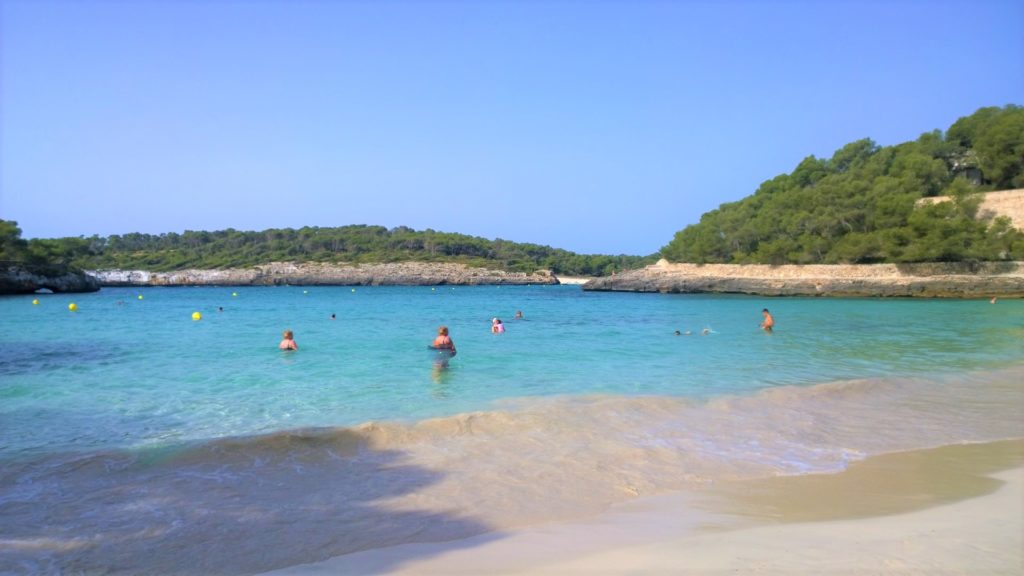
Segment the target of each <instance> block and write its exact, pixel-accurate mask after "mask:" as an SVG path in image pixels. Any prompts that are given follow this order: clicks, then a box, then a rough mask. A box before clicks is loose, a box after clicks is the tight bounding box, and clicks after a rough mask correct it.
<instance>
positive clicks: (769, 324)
mask: <svg viewBox="0 0 1024 576" xmlns="http://www.w3.org/2000/svg"><path fill="white" fill-rule="evenodd" d="M761 314H762V315H763V316H764V322H761V329H762V330H764V331H765V332H771V331H772V328H774V327H775V319H774V318H772V315H771V312H768V309H767V308H765V309H763V310H761Z"/></svg>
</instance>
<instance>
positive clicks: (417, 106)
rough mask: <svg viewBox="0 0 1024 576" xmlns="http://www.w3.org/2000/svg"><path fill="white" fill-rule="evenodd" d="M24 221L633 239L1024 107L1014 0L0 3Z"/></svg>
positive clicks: (657, 239) (1, 188)
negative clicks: (840, 163) (891, 147)
mask: <svg viewBox="0 0 1024 576" xmlns="http://www.w3.org/2000/svg"><path fill="white" fill-rule="evenodd" d="M0 6H2V12H0V15H2V28H0V49H2V54H0V138H2V139H0V218H4V219H9V220H17V221H18V222H19V224H20V226H21V227H22V229H23V231H24V235H25V236H26V237H56V236H78V235H85V236H89V235H92V234H100V235H103V236H106V235H109V234H121V233H126V232H134V231H138V232H150V233H161V232H181V231H184V230H186V229H189V230H219V229H224V228H229V227H231V228H236V229H240V230H262V229H264V228H271V227H301V226H304V225H310V226H340V225H346V224H379V225H383V226H387V227H392V226H398V225H406V226H411V227H413V228H416V229H424V228H433V229H435V230H443V231H449V232H461V233H466V234H472V235H478V236H483V237H486V238H504V239H507V240H515V241H523V242H536V243H540V244H548V245H551V246H555V247H560V248H566V249H569V250H574V251H577V252H584V253H616V254H617V253H628V254H649V253H653V252H655V251H657V250H658V249H659V248H661V247H662V246H663V245H665V244H666V243H668V242H669V240H671V238H672V236H673V234H675V232H676V231H678V230H680V229H682V228H683V227H685V226H686V225H688V224H691V223H694V222H697V221H698V220H699V219H700V216H701V214H703V213H704V212H706V211H708V210H710V209H713V208H715V207H717V206H718V205H719V204H721V203H722V202H729V201H734V200H738V199H740V198H743V197H744V196H747V195H749V194H751V193H752V192H753V191H754V190H755V189H756V188H757V186H758V185H759V184H760V183H761V182H762V181H764V180H767V179H770V178H772V177H774V176H776V175H778V174H780V173H784V172H790V171H791V170H792V169H793V168H794V167H795V166H796V165H797V163H798V162H799V161H800V160H801V159H802V158H804V157H805V156H808V155H811V154H814V155H816V156H825V157H828V156H831V154H832V152H834V151H835V150H836V149H837V148H839V147H840V146H842V145H843V144H846V143H848V142H851V141H853V140H856V139H859V138H865V137H869V138H872V139H874V140H875V141H876V142H878V143H879V144H882V145H888V144H895V143H899V142H903V141H906V140H911V139H914V138H916V137H917V136H919V135H920V134H921V133H922V132H926V131H929V130H933V129H936V128H939V129H946V128H948V127H949V125H950V124H952V123H953V122H954V121H955V120H956V119H957V118H959V117H961V116H965V115H967V114H970V113H972V112H974V111H975V110H976V109H977V108H979V107H982V106H993V105H1005V104H1008V103H1015V104H1024V2H1020V1H1019V0H1007V1H985V0H980V1H966V0H965V1H960V2H938V1H936V2H915V1H895V2H885V1H877V2H824V1H822V2H770V1H766V2H738V1H724V2H684V1H678V2H626V1H623V2H543V1H524V2H470V1H462V0H460V1H454V2H411V1H410V2H332V1H306V2H284V1H280V2H276V1H269V0H263V1H251V2H247V1H233V2H201V1H189V0H181V1H173V2H89V1H83V2H77V1H67V2H51V1H46V0H37V1H32V2H27V1H26V2H21V1H11V0H0Z"/></svg>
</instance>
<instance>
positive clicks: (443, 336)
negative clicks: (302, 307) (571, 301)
mask: <svg viewBox="0 0 1024 576" xmlns="http://www.w3.org/2000/svg"><path fill="white" fill-rule="evenodd" d="M515 318H516V320H522V319H523V311H522V310H516V316H515ZM331 320H337V315H336V314H331ZM504 332H505V325H504V324H502V323H501V319H500V318H497V317H495V318H492V319H491V333H493V334H503V333H504ZM277 347H278V348H280V349H281V350H298V349H299V345H298V344H296V343H295V333H294V332H292V331H291V330H285V331H284V335H283V337H282V339H281V343H280V344H278V346H277ZM430 347H431V348H433V349H435V350H443V351H447V352H449V355H450V356H455V343H454V342H452V339H451V336H449V335H448V327H447V326H441V327H439V328H438V329H437V338H434V341H433V342H431V344H430Z"/></svg>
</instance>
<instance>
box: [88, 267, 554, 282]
mask: <svg viewBox="0 0 1024 576" xmlns="http://www.w3.org/2000/svg"><path fill="white" fill-rule="evenodd" d="M89 273H90V274H92V275H93V276H95V277H96V279H98V280H99V283H100V284H101V285H103V286H275V285H283V284H295V285H341V286H379V285H397V286H430V285H437V284H459V285H475V284H558V279H557V278H555V277H554V276H553V275H552V274H551V273H550V272H547V271H538V272H534V273H531V274H527V273H523V272H504V271H501V270H488V269H485V268H472V267H469V266H465V265H463V264H449V263H430V262H397V263H388V264H360V265H342V264H321V263H304V264H295V263H287V262H274V263H271V264H266V265H263V266H254V267H252V268H230V269H223V270H179V271H176V272H146V271H142V270H95V271H90V272H89Z"/></svg>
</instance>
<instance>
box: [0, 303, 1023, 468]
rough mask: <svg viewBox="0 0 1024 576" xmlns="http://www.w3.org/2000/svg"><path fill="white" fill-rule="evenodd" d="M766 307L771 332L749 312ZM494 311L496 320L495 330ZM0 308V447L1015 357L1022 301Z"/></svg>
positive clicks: (731, 386)
mask: <svg viewBox="0 0 1024 576" xmlns="http://www.w3.org/2000/svg"><path fill="white" fill-rule="evenodd" d="M233 292H234V293H237V296H233V295H232V293H233ZM140 295H141V296H143V299H139V298H138V296H140ZM33 298H38V299H39V304H38V305H32V303H31V301H32V299H33ZM71 302H74V303H76V304H77V305H78V311H77V312H70V311H69V310H68V304H69V303H71ZM218 307H223V311H222V312H220V311H218ZM763 307H768V308H770V309H771V311H772V313H773V315H774V316H775V319H776V323H777V324H776V331H775V333H774V334H771V335H767V334H764V333H762V332H761V331H760V330H759V329H758V324H759V322H760V321H761V313H760V312H761V309H762V308H763ZM516 310H522V311H523V313H524V316H525V318H524V319H523V320H514V319H513V316H514V313H515V312H516ZM194 311H199V312H201V313H202V315H203V318H202V320H201V321H193V320H192V319H191V315H192V313H193V312H194ZM332 313H334V314H336V315H337V320H333V321H332V320H331V319H330V315H331V314H332ZM492 317H500V318H501V319H502V320H503V321H504V322H505V324H506V326H507V332H506V333H505V334H501V335H494V334H491V333H490V330H489V328H490V320H491V318H492ZM0 319H2V326H3V330H0V458H11V457H19V456H36V455H40V454H47V453H56V452H91V451H98V450H108V449H119V448H139V447H147V446H161V445H173V444H175V443H178V442H182V441H195V440H205V439H215V438H221V437H225V436H244V435H251V434H258V433H268V432H273V431H278V430H286V429H292V428H301V427H311V426H351V425H355V424H359V423H362V422H367V421H381V420H385V421H403V422H409V421H415V420H421V419H424V418H432V417H440V416H447V415H452V414H457V413H462V412H468V411H478V410H489V409H492V408H493V407H494V405H495V404H494V403H495V402H496V401H500V400H502V399H505V398H519V397H529V396H549V395H585V394H595V393H599V394H615V395H667V396H682V397H688V398H697V399H708V398H714V397H719V396H723V395H737V394H738V395H743V394H749V393H752V392H754V391H757V390H759V389H764V388H767V387H774V386H780V385H798V386H806V385H813V384H819V383H824V382H830V381H836V380H845V379H857V378H872V377H894V376H914V375H921V374H936V373H939V374H941V373H954V372H966V371H970V370H977V369H990V368H998V367H1002V366H1007V365H1011V364H1014V363H1019V362H1020V361H1021V359H1022V358H1024V346H1022V341H1024V340H1022V336H1024V301H1019V300H1005V301H1000V302H998V303H997V304H996V305H992V304H990V303H989V302H988V301H987V300H869V299H825V298H817V299H814V298H786V299H769V298H759V297H744V296H705V295H659V294H628V293H588V292H583V291H582V290H581V289H580V288H579V287H576V286H531V287H526V286H523V287H509V286H504V287H493V286H488V287H461V286H459V287H454V288H453V287H448V286H439V287H436V288H430V287H358V288H356V289H352V288H349V287H267V288H231V287H213V288H205V287H204V288H146V289H116V288H107V289H104V290H102V291H101V292H98V293H95V294H77V295H49V294H47V295H38V296H24V297H7V298H2V299H0ZM440 324H446V325H448V326H449V327H450V330H451V336H452V338H453V340H454V341H455V343H456V345H457V347H458V351H459V353H458V355H457V356H456V357H455V358H454V359H453V360H452V362H451V363H450V366H449V368H448V369H447V370H443V371H438V370H436V369H435V367H434V366H433V362H432V359H431V356H430V354H429V351H428V350H427V349H426V345H427V344H428V343H429V342H430V341H431V339H432V338H433V337H434V335H435V334H436V329H437V327H438V325H440ZM704 328H709V329H710V330H711V333H710V334H707V335H702V334H701V332H702V330H703V329H704ZM284 329H292V330H294V331H295V339H296V341H297V343H298V344H299V347H300V350H299V351H298V352H295V353H287V352H281V351H279V350H277V343H278V342H279V340H280V337H281V332H282V331H283V330H284ZM675 330H680V331H683V332H685V331H690V332H691V333H692V334H691V335H688V336H687V335H684V336H674V335H673V332H674V331H675Z"/></svg>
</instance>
